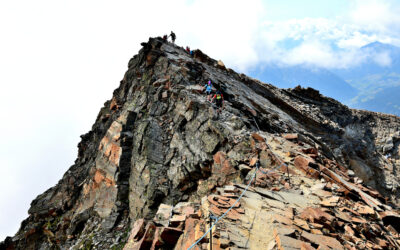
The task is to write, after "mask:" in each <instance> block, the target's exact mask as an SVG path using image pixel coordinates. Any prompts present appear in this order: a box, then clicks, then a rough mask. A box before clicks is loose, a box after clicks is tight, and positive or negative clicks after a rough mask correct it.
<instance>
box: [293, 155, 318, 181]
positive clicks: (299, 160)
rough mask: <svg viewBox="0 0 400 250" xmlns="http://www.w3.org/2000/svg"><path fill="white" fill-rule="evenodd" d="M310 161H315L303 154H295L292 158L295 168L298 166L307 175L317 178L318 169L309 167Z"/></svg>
mask: <svg viewBox="0 0 400 250" xmlns="http://www.w3.org/2000/svg"><path fill="white" fill-rule="evenodd" d="M310 163H315V161H314V160H313V159H311V158H305V157H303V156H296V158H294V166H295V167H296V168H298V169H299V170H301V171H302V172H303V173H305V174H306V175H308V176H311V177H313V178H318V177H319V173H318V171H317V170H315V169H313V168H311V167H310Z"/></svg>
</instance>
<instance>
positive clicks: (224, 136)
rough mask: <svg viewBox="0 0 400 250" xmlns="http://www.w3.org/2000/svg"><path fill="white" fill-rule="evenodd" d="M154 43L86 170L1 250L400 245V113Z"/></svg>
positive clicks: (135, 66)
mask: <svg viewBox="0 0 400 250" xmlns="http://www.w3.org/2000/svg"><path fill="white" fill-rule="evenodd" d="M142 46H143V47H142V48H141V50H140V51H139V53H138V54H137V55H135V56H134V57H133V58H132V59H131V60H130V61H129V64H128V70H127V72H126V73H125V75H124V77H123V79H122V80H121V84H120V86H119V87H118V88H117V89H116V90H115V91H114V93H113V96H112V98H111V99H110V100H109V101H107V102H106V103H105V105H104V107H103V108H101V110H100V112H99V114H98V116H97V119H96V121H95V123H94V125H93V127H92V130H91V131H89V132H88V133H87V134H85V135H82V136H81V137H82V140H81V142H80V143H79V145H78V157H77V159H76V161H75V163H74V165H73V166H71V167H70V169H69V170H68V171H67V172H66V173H65V174H64V176H63V178H62V179H61V180H60V181H59V182H58V184H57V185H55V186H54V187H52V188H50V189H49V190H47V191H46V192H44V193H43V194H41V195H39V196H38V197H37V198H36V199H35V200H34V201H32V203H31V207H30V208H29V211H28V212H29V216H28V218H27V219H25V220H24V221H23V222H22V223H21V227H20V229H19V231H18V232H17V233H16V235H15V236H13V237H7V238H6V239H5V241H4V242H2V243H0V249H187V248H189V247H191V246H192V244H193V243H195V242H196V241H198V243H197V244H195V245H193V248H192V249H207V248H208V247H209V245H210V244H212V245H213V249H317V248H318V249H350V248H356V249H362V248H363V249H394V248H397V249H398V248H400V245H399V242H400V241H399V240H400V238H399V234H398V233H399V232H400V227H399V225H400V223H399V222H400V216H399V214H398V212H397V211H398V208H399V207H398V205H399V200H398V198H399V197H400V194H399V180H400V178H399V171H398V168H399V167H400V151H399V145H400V131H399V125H400V118H399V117H396V116H393V115H385V114H380V113H374V112H368V111H360V110H353V109H349V108H348V107H347V106H345V105H342V104H341V103H339V102H337V101H336V100H334V99H331V98H327V97H324V96H322V95H321V94H320V93H319V92H318V91H317V90H314V89H311V88H307V89H304V88H301V87H297V88H293V89H288V90H285V89H279V88H276V87H274V86H273V85H270V84H266V83H262V82H260V81H258V80H255V79H252V78H250V77H248V76H246V75H243V74H238V73H236V72H234V71H233V70H231V69H228V68H226V67H225V66H224V65H223V63H222V62H218V61H216V60H214V59H211V58H209V57H208V56H207V55H205V54H204V53H203V52H202V51H200V50H195V51H194V53H193V55H190V54H188V53H187V52H186V51H185V50H184V49H183V48H181V47H178V46H176V45H174V44H171V43H169V42H166V41H164V40H162V39H161V38H150V39H149V41H148V42H146V43H142ZM208 80H211V81H212V83H213V86H214V88H215V89H219V90H220V91H221V92H222V94H223V96H224V99H225V102H224V103H225V106H224V108H223V110H222V113H221V114H217V112H216V111H215V106H213V105H212V104H211V103H210V102H209V101H207V98H206V96H205V95H204V93H203V91H202V88H203V85H204V84H205V83H206V82H207V81H208ZM248 184H249V186H247V185H248ZM243 192H244V194H243V195H240V194H241V193H243ZM239 198H240V200H239V201H238V202H235V201H236V200H237V199H239ZM210 215H213V216H216V217H218V216H221V218H220V219H219V221H218V223H217V224H216V226H215V227H214V228H213V230H212V233H211V234H212V238H210V234H209V233H208V234H205V233H206V232H207V230H208V228H209V218H210ZM203 235H204V237H203V238H201V237H202V236H203Z"/></svg>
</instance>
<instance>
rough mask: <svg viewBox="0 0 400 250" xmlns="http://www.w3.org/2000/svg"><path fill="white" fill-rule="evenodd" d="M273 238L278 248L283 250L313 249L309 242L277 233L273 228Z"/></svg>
mask: <svg viewBox="0 0 400 250" xmlns="http://www.w3.org/2000/svg"><path fill="white" fill-rule="evenodd" d="M274 238H275V242H276V245H277V247H278V249H279V250H284V249H301V250H303V249H306V250H313V249H315V248H313V247H312V246H311V245H310V243H307V242H304V241H301V240H297V239H294V238H291V237H288V236H286V235H283V234H280V233H278V230H277V229H274Z"/></svg>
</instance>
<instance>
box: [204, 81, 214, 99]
mask: <svg viewBox="0 0 400 250" xmlns="http://www.w3.org/2000/svg"><path fill="white" fill-rule="evenodd" d="M204 90H205V91H206V94H207V101H210V99H211V91H212V84H211V81H210V80H209V81H208V82H207V83H206V85H204Z"/></svg>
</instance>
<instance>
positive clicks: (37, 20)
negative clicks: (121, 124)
mask: <svg viewBox="0 0 400 250" xmlns="http://www.w3.org/2000/svg"><path fill="white" fill-rule="evenodd" d="M399 13H400V1H394V0H393V1H392V0H382V1H370V0H360V1H357V0H335V1H332V0H302V1H299V0H279V1H278V0H275V1H272V0H271V1H260V0H253V1H251V0H247V1H243V0H239V1H236V0H204V1H197V0H189V1H183V0H168V1H165V0H163V1H149V0H147V1H119V0H115V1H103V0H86V1H82V0H80V1H76V0H68V1H61V0H48V1H45V0H35V1H32V0H24V1H22V0H2V1H1V2H0V32H1V38H0V87H1V89H0V109H1V116H2V118H1V122H0V131H1V132H2V143H1V144H0V170H1V176H2V178H1V181H0V240H3V239H4V238H5V236H7V235H14V234H15V233H16V231H17V230H18V228H19V225H20V222H21V221H22V220H23V219H24V218H26V217H27V210H28V208H29V204H30V202H31V201H32V200H33V199H34V198H35V197H36V196H37V195H38V194H40V193H42V192H44V191H45V190H46V189H48V188H50V187H51V186H53V185H55V184H56V183H57V181H58V180H59V179H60V178H61V177H62V175H63V174H64V172H65V171H66V170H67V169H68V167H69V166H71V165H72V164H73V162H74V160H75V157H76V155H77V144H78V142H79V140H80V138H79V136H80V135H81V134H84V133H86V132H87V131H89V130H90V128H91V125H92V124H93V122H94V121H95V118H96V116H97V113H98V111H99V110H100V108H101V107H102V106H103V104H104V102H105V101H106V100H108V99H110V98H111V95H112V91H113V90H114V89H115V88H117V87H118V85H119V81H120V80H121V79H122V77H123V74H124V72H125V70H126V69H127V63H128V61H129V59H130V58H131V57H132V56H133V55H134V54H136V53H137V51H138V50H139V49H140V42H143V41H147V39H148V37H149V36H158V35H163V34H164V33H169V32H170V31H171V30H173V31H175V33H176V34H177V43H178V44H179V45H182V46H186V45H189V46H191V48H193V49H195V48H200V49H202V50H203V51H204V52H205V53H207V54H208V55H209V56H211V57H213V58H215V59H222V60H223V61H224V63H225V64H226V65H227V66H228V67H231V68H234V69H236V70H238V71H241V72H246V71H247V70H249V69H251V68H252V67H255V66H257V65H260V64H265V63H277V64H282V65H296V64H311V65H318V66H322V67H326V68H343V67H345V68H348V67H352V66H355V65H357V64H359V63H361V62H362V61H365V60H371V59H372V60H375V61H377V62H378V63H381V64H390V58H386V57H382V55H365V54H359V50H358V49H359V48H360V47H361V46H363V45H366V44H368V43H370V42H374V41H380V42H384V43H389V44H393V45H397V46H399V45H400V15H399ZM382 58H383V59H382Z"/></svg>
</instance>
